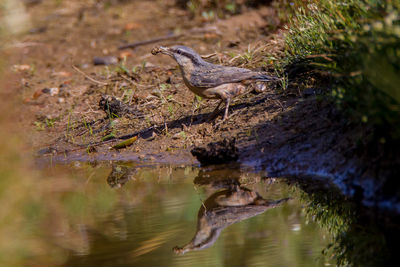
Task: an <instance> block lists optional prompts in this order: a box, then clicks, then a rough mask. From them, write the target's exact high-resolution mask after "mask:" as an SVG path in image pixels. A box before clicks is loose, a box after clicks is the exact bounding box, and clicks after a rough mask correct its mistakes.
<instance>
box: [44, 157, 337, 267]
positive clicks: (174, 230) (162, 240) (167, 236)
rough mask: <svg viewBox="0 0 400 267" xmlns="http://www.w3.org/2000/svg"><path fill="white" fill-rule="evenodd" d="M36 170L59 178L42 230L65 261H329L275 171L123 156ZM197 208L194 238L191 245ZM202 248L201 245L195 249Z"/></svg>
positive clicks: (322, 234)
mask: <svg viewBox="0 0 400 267" xmlns="http://www.w3.org/2000/svg"><path fill="white" fill-rule="evenodd" d="M44 172H47V174H48V175H49V176H51V175H52V174H57V176H58V177H61V178H59V180H58V182H57V187H60V188H58V189H57V190H55V192H54V201H55V202H56V203H58V202H57V201H56V199H58V200H59V203H58V204H57V205H58V206H59V207H58V212H59V214H58V215H57V216H56V217H57V218H55V219H54V221H53V222H52V226H51V227H49V229H48V230H50V231H52V233H51V235H52V237H51V238H52V242H54V244H55V245H56V246H58V250H57V251H56V252H54V253H59V254H60V255H62V256H60V257H61V258H62V260H60V261H62V262H63V264H65V265H66V266H128V265H129V266H161V265H162V266H327V265H329V264H331V262H330V261H329V259H327V257H324V256H323V255H322V254H321V251H322V250H323V249H324V248H325V247H326V246H327V244H328V243H329V241H330V240H329V234H328V233H327V232H326V231H325V230H323V229H322V228H320V227H319V226H318V225H317V224H316V223H314V222H312V221H310V220H309V219H308V218H307V216H306V214H305V213H304V211H303V208H302V205H303V204H304V203H302V202H301V200H300V199H299V198H298V197H297V195H298V194H296V192H294V191H295V190H293V188H292V187H293V186H289V185H288V184H287V183H286V182H283V181H281V180H279V179H261V176H260V175H259V174H257V173H251V172H243V171H239V170H238V169H234V168H233V169H232V168H221V169H217V170H210V169H201V170H200V169H199V168H196V167H192V166H189V167H169V166H164V167H162V166H159V167H146V166H138V165H134V164H126V163H112V164H100V165H93V164H92V165H87V164H84V163H77V164H72V165H68V166H66V165H64V166H63V165H61V166H55V167H52V168H49V169H47V170H45V171H44ZM239 184H240V185H239ZM287 197H292V199H290V200H287V201H286V199H284V198H287ZM282 199H283V200H282ZM278 200H281V202H282V203H275V202H273V201H278ZM273 204H275V205H276V207H273V206H274V205H273ZM199 210H202V212H201V214H202V215H200V216H199V217H200V220H201V223H200V224H199V225H200V226H201V227H200V231H199V233H198V235H197V243H196V244H193V243H192V244H190V241H191V240H192V238H193V237H194V236H195V234H196V227H197V224H198V213H199ZM204 210H206V211H207V212H205V211H204ZM257 214H258V215H257ZM218 233H220V235H219V236H218ZM186 244H189V245H188V246H186V249H187V251H186V253H185V254H183V255H182V254H179V252H183V250H184V249H183V247H184V246H185V245H186ZM202 246H203V247H208V248H204V249H198V250H196V247H197V248H198V247H202ZM173 248H175V251H174V250H173ZM179 248H180V249H179ZM177 253H178V254H177Z"/></svg>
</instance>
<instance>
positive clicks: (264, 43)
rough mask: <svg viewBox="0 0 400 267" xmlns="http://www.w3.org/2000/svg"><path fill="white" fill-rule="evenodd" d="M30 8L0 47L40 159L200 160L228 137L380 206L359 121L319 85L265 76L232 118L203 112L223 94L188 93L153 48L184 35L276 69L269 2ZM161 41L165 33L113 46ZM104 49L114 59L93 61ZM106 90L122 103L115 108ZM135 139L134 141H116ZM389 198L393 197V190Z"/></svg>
mask: <svg viewBox="0 0 400 267" xmlns="http://www.w3.org/2000/svg"><path fill="white" fill-rule="evenodd" d="M27 11H28V13H29V15H30V18H31V21H32V23H31V28H30V29H29V33H27V34H24V35H22V36H21V37H19V38H18V39H16V40H13V42H12V44H11V45H10V46H9V48H8V50H7V53H8V54H9V57H10V67H11V68H13V69H14V70H15V72H16V76H17V78H16V79H17V80H18V85H17V86H16V87H17V88H15V90H16V91H17V92H18V94H19V95H20V102H21V103H22V110H21V112H20V114H23V115H19V116H20V117H19V118H18V119H19V122H20V124H21V125H24V126H23V128H24V129H26V128H30V129H31V130H32V135H31V137H32V138H31V139H30V141H31V143H32V146H33V147H34V148H35V153H36V154H37V155H38V158H39V161H40V162H42V163H44V162H49V161H52V162H55V161H58V162H70V161H75V160H82V161H102V160H133V161H147V162H152V163H155V164H156V163H157V164H158V163H170V164H198V162H197V160H196V159H195V158H194V157H193V156H192V155H191V153H190V151H191V150H192V149H193V148H195V147H206V146H207V144H209V143H212V142H218V141H219V142H222V141H223V140H224V139H233V138H235V140H236V147H237V149H238V158H239V159H238V161H239V163H240V164H242V165H243V166H246V165H247V166H251V167H254V168H256V169H260V170H265V171H266V173H267V175H269V176H299V175H301V176H318V177H323V178H329V179H331V180H333V181H334V182H335V183H336V184H337V185H339V187H341V189H342V190H343V192H345V193H346V194H348V195H351V196H353V197H360V196H361V197H360V200H362V201H364V203H367V204H369V205H371V203H373V204H377V203H378V205H382V206H384V205H385V204H384V203H385V201H386V200H387V199H388V197H387V196H381V197H378V198H379V199H377V197H376V193H377V192H378V191H379V190H382V186H377V185H376V182H374V180H373V179H370V178H371V176H372V175H371V172H370V170H371V168H372V167H371V168H370V167H368V166H366V163H365V161H363V160H362V156H360V155H358V154H357V153H356V152H357V151H356V150H357V145H356V140H357V138H358V137H359V131H358V130H357V127H353V125H349V124H346V123H345V122H344V120H343V118H342V117H341V116H340V114H339V113H338V112H336V109H335V107H334V106H333V105H332V104H330V103H329V102H327V101H324V100H321V99H322V98H321V97H320V94H321V93H323V91H324V90H321V88H308V89H307V90H304V91H300V90H298V86H299V85H298V79H297V80H296V79H294V78H293V79H289V81H290V82H291V83H290V84H289V87H288V88H287V89H286V91H285V90H283V89H282V86H281V84H279V83H269V84H267V87H266V89H265V90H264V91H263V92H261V93H254V92H249V93H246V94H244V95H242V96H240V97H237V98H236V99H235V100H234V102H233V104H232V105H231V108H230V116H229V118H228V119H227V120H225V121H222V115H223V114H222V112H221V114H219V116H218V117H217V118H216V119H215V120H213V121H208V120H207V118H208V117H209V115H210V114H211V112H212V111H213V110H214V108H215V106H216V105H217V102H218V101H216V100H205V99H203V100H200V101H199V100H197V102H196V101H194V96H193V94H192V93H191V92H190V91H189V90H188V89H187V88H186V87H185V85H184V84H183V81H182V78H181V75H180V71H179V70H178V68H177V65H176V63H175V62H174V61H173V60H172V59H171V58H169V57H167V56H163V55H158V56H153V55H152V54H151V50H152V48H153V47H154V46H156V45H165V46H170V45H176V44H182V45H186V46H189V47H191V48H193V49H194V50H196V51H198V52H199V53H200V54H202V55H211V56H210V57H209V58H208V59H207V60H208V61H210V62H213V63H218V64H222V65H229V66H240V67H246V68H249V69H256V70H262V71H266V72H269V73H270V74H271V75H274V67H273V60H276V59H279V58H282V56H283V48H284V31H283V29H282V28H281V27H280V26H282V25H280V22H279V19H278V15H277V11H276V10H274V9H273V8H272V7H270V6H260V7H258V8H257V9H251V8H249V9H247V10H243V12H242V13H241V14H239V15H235V16H231V17H227V18H225V19H220V20H206V19H204V18H202V17H193V16H192V15H191V14H190V12H189V11H187V10H183V9H181V8H179V7H177V6H176V5H175V1H138V0H137V1H107V2H104V1H93V2H91V1H41V2H40V1H39V3H38V4H36V5H33V6H29V7H28V8H27ZM166 36H167V38H164V37H166ZM171 36H172V37H171ZM160 37H161V38H160ZM157 38H160V39H164V40H162V41H159V42H154V43H150V44H145V45H140V46H136V47H135V48H133V49H123V50H119V49H118V48H119V47H120V46H124V45H126V44H128V43H134V42H141V41H146V40H152V39H157ZM105 57H107V58H105ZM110 57H112V58H110ZM99 58H103V59H104V58H105V59H107V60H106V61H107V62H111V63H112V62H113V61H114V58H117V59H118V61H119V62H118V63H117V64H115V65H112V64H111V65H98V62H99ZM109 59H113V60H109ZM94 60H95V62H94ZM107 62H106V64H108V63H107ZM95 63H96V64H95ZM289 78H291V77H289ZM104 99H111V100H112V101H117V102H114V103H116V104H115V105H114V106H116V107H122V110H124V111H129V112H121V113H118V114H114V115H113V114H112V112H111V113H110V112H108V111H107V108H105V107H109V106H107V105H105V104H104ZM118 101H120V102H118ZM99 103H100V105H99ZM131 111H132V112H131ZM26 125H29V127H26ZM134 136H137V137H138V139H137V140H136V141H135V142H134V143H133V145H131V146H129V147H127V148H124V149H119V150H115V149H111V147H112V146H114V145H116V144H118V143H120V142H122V141H124V140H126V139H129V138H132V137H134ZM235 151H236V150H235ZM374 175H375V174H374ZM390 200H391V201H394V202H396V203H399V201H398V197H397V196H393V195H392V196H391V199H390ZM391 208H393V209H394V210H397V211H400V205H392V206H391Z"/></svg>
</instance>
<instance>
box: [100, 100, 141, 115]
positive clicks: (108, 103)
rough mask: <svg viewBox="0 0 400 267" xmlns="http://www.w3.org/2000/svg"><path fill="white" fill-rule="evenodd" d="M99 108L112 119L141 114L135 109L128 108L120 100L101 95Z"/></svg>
mask: <svg viewBox="0 0 400 267" xmlns="http://www.w3.org/2000/svg"><path fill="white" fill-rule="evenodd" d="M99 107H100V108H101V109H102V110H104V112H106V113H107V115H108V116H113V117H122V116H124V115H126V114H134V115H138V116H140V115H141V113H140V112H139V111H138V110H136V109H135V108H133V107H130V106H128V105H127V104H125V103H124V102H122V101H121V100H118V99H117V98H115V97H113V96H110V95H103V96H102V97H101V99H100V101H99Z"/></svg>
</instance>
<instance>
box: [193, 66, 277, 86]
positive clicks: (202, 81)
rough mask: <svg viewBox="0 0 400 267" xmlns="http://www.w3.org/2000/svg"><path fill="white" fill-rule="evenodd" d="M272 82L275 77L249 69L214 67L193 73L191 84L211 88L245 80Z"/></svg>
mask: <svg viewBox="0 0 400 267" xmlns="http://www.w3.org/2000/svg"><path fill="white" fill-rule="evenodd" d="M249 79H252V80H259V81H270V80H273V77H271V76H268V75H264V74H261V73H259V72H255V71H252V70H249V69H244V68H236V67H225V66H219V65H214V66H212V67H211V68H201V69H197V70H195V71H193V73H192V74H191V77H190V82H191V83H192V85H193V86H195V87H203V88H210V87H216V86H218V85H221V84H225V83H235V82H241V81H243V80H249Z"/></svg>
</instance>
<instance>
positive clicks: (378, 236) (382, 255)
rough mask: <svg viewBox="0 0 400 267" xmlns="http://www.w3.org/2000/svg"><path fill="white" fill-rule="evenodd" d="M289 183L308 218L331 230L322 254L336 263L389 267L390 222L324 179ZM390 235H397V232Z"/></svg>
mask: <svg viewBox="0 0 400 267" xmlns="http://www.w3.org/2000/svg"><path fill="white" fill-rule="evenodd" d="M289 183H290V184H293V185H295V186H294V187H293V189H294V191H295V194H296V195H298V196H299V198H300V199H301V200H302V201H303V203H304V209H305V212H306V214H307V216H308V218H310V219H311V220H313V221H315V222H316V223H317V224H318V225H320V226H321V227H323V228H325V229H327V230H328V231H329V233H331V235H332V241H331V243H330V244H329V245H328V246H327V247H326V249H324V254H325V255H327V256H330V257H332V258H333V259H334V260H335V262H336V264H337V265H338V266H363V267H364V266H391V265H390V264H391V263H392V261H393V260H394V259H393V258H392V257H393V255H390V253H393V251H392V250H393V247H390V242H388V240H389V239H390V234H389V235H388V233H389V232H390V230H389V229H388V226H389V225H386V224H385V222H378V221H377V220H376V218H378V217H379V216H378V215H377V214H375V213H374V212H371V210H369V209H367V208H365V207H362V206H358V205H356V204H355V203H354V202H351V201H350V200H349V199H347V198H346V197H344V196H343V195H342V194H341V193H340V191H339V190H338V189H335V188H334V187H329V188H328V187H326V183H325V182H324V183H322V182H318V181H315V180H314V181H312V180H289ZM387 219H388V218H387ZM395 228H396V227H395ZM397 231H398V230H397ZM391 234H392V235H393V236H397V235H398V232H395V231H393V232H392V233H391ZM394 239H395V238H394Z"/></svg>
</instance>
